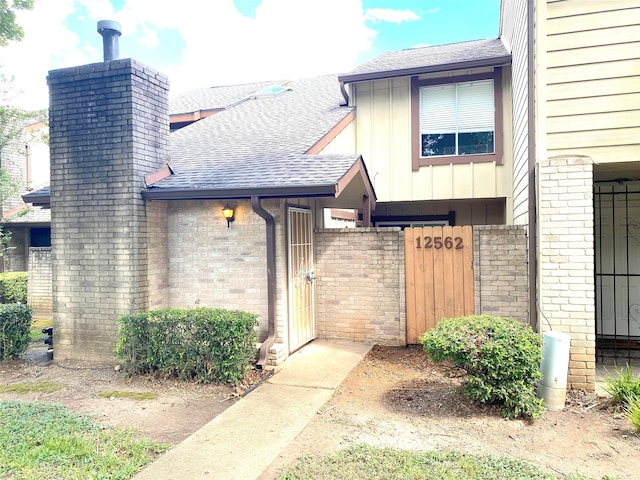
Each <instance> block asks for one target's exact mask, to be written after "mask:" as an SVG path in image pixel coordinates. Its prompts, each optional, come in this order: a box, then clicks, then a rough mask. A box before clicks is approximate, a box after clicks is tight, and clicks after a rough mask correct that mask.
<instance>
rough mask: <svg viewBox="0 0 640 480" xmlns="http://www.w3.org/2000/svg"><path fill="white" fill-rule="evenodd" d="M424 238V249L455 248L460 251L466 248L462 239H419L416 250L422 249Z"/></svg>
mask: <svg viewBox="0 0 640 480" xmlns="http://www.w3.org/2000/svg"><path fill="white" fill-rule="evenodd" d="M423 238H424V248H437V249H440V248H442V247H444V248H449V249H451V248H453V249H455V250H460V249H462V248H464V246H463V245H462V237H454V238H452V237H428V236H427V237H417V238H416V248H422V239H423Z"/></svg>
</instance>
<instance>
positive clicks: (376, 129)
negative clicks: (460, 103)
mask: <svg viewBox="0 0 640 480" xmlns="http://www.w3.org/2000/svg"><path fill="white" fill-rule="evenodd" d="M503 72H504V73H503V82H502V83H503V105H504V110H505V111H504V115H503V118H504V125H505V132H504V137H503V138H504V142H505V145H504V147H503V152H504V161H503V165H496V164H495V163H493V162H485V163H462V164H447V165H430V166H423V167H421V168H420V169H419V170H418V171H416V172H414V171H412V166H411V78H410V77H401V78H392V79H385V80H375V81H371V82H361V83H357V84H354V85H352V94H353V95H354V96H355V99H354V100H355V101H354V103H355V105H356V108H357V120H356V149H357V151H358V153H360V154H361V155H362V157H363V159H364V160H365V162H366V164H367V170H368V172H369V176H370V177H371V181H372V182H373V184H374V188H375V191H376V195H377V199H378V202H406V201H425V200H449V199H476V198H506V199H507V204H508V207H507V209H508V210H510V209H509V204H510V201H511V196H512V193H511V168H512V167H511V165H512V162H511V157H512V148H511V91H510V88H509V82H508V76H509V75H510V73H509V69H508V68H503ZM469 73H478V72H477V71H475V70H472V71H464V72H449V73H448V74H446V76H449V75H460V74H469ZM434 76H435V75H430V76H423V77H420V78H431V77H434ZM437 76H440V77H442V76H444V75H443V74H440V75H437Z"/></svg>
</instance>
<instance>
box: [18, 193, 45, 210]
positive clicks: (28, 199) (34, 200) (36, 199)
mask: <svg viewBox="0 0 640 480" xmlns="http://www.w3.org/2000/svg"><path fill="white" fill-rule="evenodd" d="M22 201H23V202H24V203H28V204H31V205H33V206H34V207H45V208H49V205H50V203H51V199H50V195H48V194H46V195H45V194H38V193H37V192H33V193H25V194H24V195H22Z"/></svg>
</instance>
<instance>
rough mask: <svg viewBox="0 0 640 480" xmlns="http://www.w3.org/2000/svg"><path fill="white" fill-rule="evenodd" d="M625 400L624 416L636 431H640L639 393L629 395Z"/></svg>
mask: <svg viewBox="0 0 640 480" xmlns="http://www.w3.org/2000/svg"><path fill="white" fill-rule="evenodd" d="M626 401H627V403H626V407H625V409H624V416H625V417H627V420H629V421H630V422H631V425H633V428H635V429H636V432H638V433H640V395H631V396H629V397H627V399H626Z"/></svg>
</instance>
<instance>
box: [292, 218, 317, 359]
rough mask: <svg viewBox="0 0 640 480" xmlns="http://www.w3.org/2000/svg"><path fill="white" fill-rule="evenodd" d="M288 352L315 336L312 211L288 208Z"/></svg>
mask: <svg viewBox="0 0 640 480" xmlns="http://www.w3.org/2000/svg"><path fill="white" fill-rule="evenodd" d="M287 214H288V222H287V225H288V232H287V243H288V245H289V258H288V264H289V265H288V267H289V268H288V270H289V274H288V282H289V352H293V351H294V350H297V349H298V348H300V347H301V346H303V345H304V344H305V343H307V342H310V341H311V340H313V339H314V338H315V336H316V324H315V317H314V304H313V297H314V292H313V281H314V278H315V277H314V270H313V222H312V217H311V211H310V210H305V209H302V208H295V207H289V208H288V213H287Z"/></svg>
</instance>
